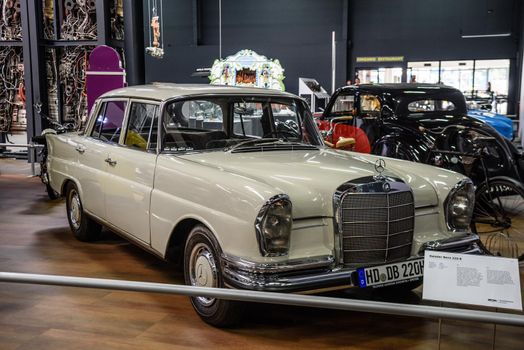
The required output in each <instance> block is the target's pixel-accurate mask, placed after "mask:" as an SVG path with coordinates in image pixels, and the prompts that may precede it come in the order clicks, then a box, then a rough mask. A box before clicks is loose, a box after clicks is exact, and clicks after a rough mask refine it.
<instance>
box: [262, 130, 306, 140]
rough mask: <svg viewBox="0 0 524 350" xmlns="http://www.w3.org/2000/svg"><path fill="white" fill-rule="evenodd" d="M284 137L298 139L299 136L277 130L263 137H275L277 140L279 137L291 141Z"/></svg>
mask: <svg viewBox="0 0 524 350" xmlns="http://www.w3.org/2000/svg"><path fill="white" fill-rule="evenodd" d="M284 135H290V136H291V137H294V138H297V137H298V135H297V134H296V133H294V132H292V131H287V130H277V131H270V132H268V133H266V134H264V136H262V138H266V137H268V136H275V137H277V138H279V137H281V136H282V137H284V139H285V140H286V141H287V140H289V138H287V137H286V136H284Z"/></svg>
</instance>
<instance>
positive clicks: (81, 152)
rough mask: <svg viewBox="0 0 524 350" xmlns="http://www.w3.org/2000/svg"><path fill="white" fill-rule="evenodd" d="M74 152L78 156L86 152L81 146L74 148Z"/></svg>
mask: <svg viewBox="0 0 524 350" xmlns="http://www.w3.org/2000/svg"><path fill="white" fill-rule="evenodd" d="M75 149H76V151H77V152H78V153H80V154H84V152H85V151H86V148H85V147H84V146H82V145H78V146H76V147H75Z"/></svg>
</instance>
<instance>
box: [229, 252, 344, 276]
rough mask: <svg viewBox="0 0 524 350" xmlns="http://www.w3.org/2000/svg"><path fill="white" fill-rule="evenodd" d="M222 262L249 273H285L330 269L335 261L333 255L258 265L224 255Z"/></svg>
mask: <svg viewBox="0 0 524 350" xmlns="http://www.w3.org/2000/svg"><path fill="white" fill-rule="evenodd" d="M220 258H221V262H222V265H223V266H225V267H229V268H232V269H235V270H240V271H245V272H248V273H270V274H271V273H283V272H290V271H300V270H309V269H319V268H328V267H331V266H332V265H333V263H334V262H335V259H334V258H333V256H331V255H326V256H318V257H313V258H306V259H295V260H288V261H285V262H280V263H258V262H254V261H249V260H245V259H243V258H239V257H236V256H232V255H227V254H224V253H223V254H222V256H221V257H220Z"/></svg>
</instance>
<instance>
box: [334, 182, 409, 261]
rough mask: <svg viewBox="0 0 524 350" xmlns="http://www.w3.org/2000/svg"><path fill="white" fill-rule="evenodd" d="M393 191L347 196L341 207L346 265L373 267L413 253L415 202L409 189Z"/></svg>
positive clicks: (349, 194)
mask: <svg viewBox="0 0 524 350" xmlns="http://www.w3.org/2000/svg"><path fill="white" fill-rule="evenodd" d="M401 185H403V186H402V187H404V188H405V190H400V191H391V192H355V193H349V192H348V193H345V194H344V195H343V196H342V197H341V202H340V207H339V210H340V212H339V220H340V221H341V222H340V224H339V230H340V234H341V238H342V243H341V245H342V247H341V248H342V249H341V250H342V259H343V262H344V264H345V265H355V264H374V263H384V262H388V261H394V260H399V259H402V258H407V257H409V256H410V254H411V244H412V241H413V228H414V212H415V206H414V200H413V194H412V192H411V191H410V190H409V188H408V187H407V186H406V185H404V184H401Z"/></svg>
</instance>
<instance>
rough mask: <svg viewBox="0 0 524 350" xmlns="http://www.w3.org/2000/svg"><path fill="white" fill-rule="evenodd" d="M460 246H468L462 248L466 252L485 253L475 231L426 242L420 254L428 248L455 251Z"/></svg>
mask: <svg viewBox="0 0 524 350" xmlns="http://www.w3.org/2000/svg"><path fill="white" fill-rule="evenodd" d="M460 248H466V249H465V250H461V252H465V253H467V252H470V251H475V252H480V253H482V254H485V251H484V248H483V246H482V243H481V242H480V238H479V236H478V235H476V234H473V233H472V234H468V235H462V236H459V237H452V238H446V239H441V240H436V241H429V242H426V243H424V244H423V245H422V246H421V247H420V249H419V252H418V254H419V255H423V254H424V251H425V250H426V249H428V250H439V251H440V250H442V251H450V252H453V251H456V250H457V249H460Z"/></svg>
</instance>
